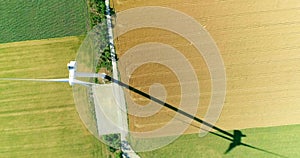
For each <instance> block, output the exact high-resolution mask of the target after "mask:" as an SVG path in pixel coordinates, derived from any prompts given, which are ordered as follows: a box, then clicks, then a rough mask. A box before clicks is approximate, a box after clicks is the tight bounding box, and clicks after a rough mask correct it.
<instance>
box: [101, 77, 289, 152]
mask: <svg viewBox="0 0 300 158" xmlns="http://www.w3.org/2000/svg"><path fill="white" fill-rule="evenodd" d="M104 78H105V79H107V80H109V81H111V82H113V83H116V84H118V85H119V86H121V87H124V88H126V89H128V90H130V91H133V92H135V93H137V94H139V95H141V96H143V97H145V98H148V99H150V100H152V101H154V102H156V103H158V104H160V105H162V106H164V107H167V108H169V109H171V110H173V111H174V112H177V113H179V114H181V115H184V116H186V117H188V118H190V119H192V120H194V121H196V122H198V123H201V124H204V125H206V126H208V127H210V128H212V129H214V130H216V131H218V132H220V133H222V134H223V135H222V134H219V133H216V132H212V131H207V132H209V133H211V134H213V135H215V136H218V137H220V138H223V139H225V140H228V141H230V142H231V143H230V145H229V147H228V149H227V150H226V151H225V152H224V154H227V153H229V152H230V151H232V150H233V149H234V148H236V147H237V146H245V147H249V148H252V149H255V150H259V151H262V152H265V153H268V154H272V155H274V156H278V157H285V156H283V155H280V154H277V153H274V152H270V151H267V150H264V149H261V148H258V147H254V146H252V145H249V144H246V143H243V142H242V137H246V135H244V134H243V133H242V132H241V131H240V130H234V131H233V134H232V133H229V132H227V131H225V130H223V129H221V128H219V127H216V126H214V125H212V124H210V123H208V122H206V121H204V120H202V119H200V118H197V117H194V116H193V115H191V114H189V113H187V112H185V111H183V110H181V109H178V108H176V107H174V106H172V105H170V104H168V103H165V102H163V101H161V100H159V99H157V98H155V97H153V96H151V95H149V94H147V93H145V92H142V91H140V90H138V89H136V88H134V87H132V86H130V85H127V84H125V83H123V82H121V81H119V80H117V79H114V78H112V77H110V76H108V75H105V77H104ZM181 121H182V120H181ZM192 126H194V127H197V128H199V129H202V130H205V129H203V128H200V127H198V126H196V125H192Z"/></svg>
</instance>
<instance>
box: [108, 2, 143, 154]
mask: <svg viewBox="0 0 300 158" xmlns="http://www.w3.org/2000/svg"><path fill="white" fill-rule="evenodd" d="M105 6H106V22H107V31H108V40H109V48H110V52H111V58H112V69H113V78H115V79H120V77H119V71H118V67H117V60H116V58H117V57H116V50H115V45H114V36H113V28H112V18H111V15H110V13H111V11H110V1H109V0H105ZM112 84H113V93H114V95H115V99H116V101H117V104H118V105H119V106H120V107H119V108H121V110H122V112H121V114H120V115H122V116H121V117H120V118H121V119H122V120H120V121H122V125H123V132H122V133H121V142H122V143H121V150H122V152H123V153H124V155H123V157H131V158H139V156H138V155H137V154H136V153H135V152H134V151H133V150H132V148H131V146H130V145H129V143H128V141H127V140H126V137H127V136H128V119H127V107H126V102H125V96H124V91H123V89H122V88H121V87H120V86H119V85H118V84H116V83H112Z"/></svg>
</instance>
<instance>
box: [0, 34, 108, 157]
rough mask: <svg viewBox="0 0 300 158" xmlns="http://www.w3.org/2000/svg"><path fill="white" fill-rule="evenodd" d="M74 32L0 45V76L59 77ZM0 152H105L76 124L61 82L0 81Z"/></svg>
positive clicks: (68, 91) (74, 45) (75, 43)
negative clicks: (58, 37) (66, 34)
mask: <svg viewBox="0 0 300 158" xmlns="http://www.w3.org/2000/svg"><path fill="white" fill-rule="evenodd" d="M80 43H81V41H80V39H79V38H78V37H67V38H61V39H50V40H40V41H26V42H17V43H9V44H0V60H1V61H0V78H3V77H18V78H32V77H34V78H61V77H64V78H65V77H67V76H68V70H67V69H66V63H68V62H69V61H70V60H72V59H74V58H75V56H76V52H77V49H78V47H79V45H80ZM0 105H1V108H0V122H1V123H0V135H1V141H0V157H30V158H32V157H37V158H40V157H49V158H53V157H63V158H66V157H72V158H73V157H108V154H109V152H108V151H107V148H106V146H105V145H104V144H102V143H101V142H99V141H98V140H97V139H96V138H95V137H94V136H92V135H91V134H90V133H89V132H88V131H87V130H86V128H85V127H84V125H83V124H82V122H81V120H80V118H79V116H78V114H77V111H76V109H75V105H74V101H73V96H72V88H71V87H70V86H69V85H68V84H67V83H36V82H31V83H30V82H20V81H3V80H0Z"/></svg>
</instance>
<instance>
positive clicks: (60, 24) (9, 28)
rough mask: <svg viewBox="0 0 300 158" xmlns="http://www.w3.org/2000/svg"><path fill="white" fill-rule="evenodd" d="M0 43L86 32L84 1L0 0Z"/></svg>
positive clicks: (87, 26) (85, 7)
mask: <svg viewBox="0 0 300 158" xmlns="http://www.w3.org/2000/svg"><path fill="white" fill-rule="evenodd" d="M0 15H1V18H0V29H1V33H0V43H7V42H15V41H25V40H34V39H45V38H53V37H64V36H75V35H82V34H84V33H86V30H87V29H90V28H89V27H90V26H89V18H88V13H87V5H86V1H85V0H51V1H48V0H30V1H8V0H5V1H0Z"/></svg>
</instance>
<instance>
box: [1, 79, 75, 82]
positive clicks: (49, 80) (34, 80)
mask: <svg viewBox="0 0 300 158" xmlns="http://www.w3.org/2000/svg"><path fill="white" fill-rule="evenodd" d="M0 80H7V81H33V82H69V79H68V78H59V79H30V78H0Z"/></svg>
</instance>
